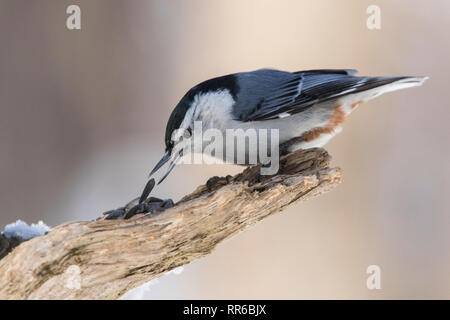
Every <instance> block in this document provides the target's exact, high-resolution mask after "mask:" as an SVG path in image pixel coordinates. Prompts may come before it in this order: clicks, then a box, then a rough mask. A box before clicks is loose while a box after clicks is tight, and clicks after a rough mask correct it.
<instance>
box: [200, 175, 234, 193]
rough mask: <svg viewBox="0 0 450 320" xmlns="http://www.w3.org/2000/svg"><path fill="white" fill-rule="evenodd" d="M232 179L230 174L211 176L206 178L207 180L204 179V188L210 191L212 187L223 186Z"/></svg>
mask: <svg viewBox="0 0 450 320" xmlns="http://www.w3.org/2000/svg"><path fill="white" fill-rule="evenodd" d="M232 179H233V177H232V176H230V175H227V176H226V177H218V176H214V177H211V178H209V179H208V181H206V188H208V190H209V191H212V190H214V189H217V187H220V186H224V185H226V184H228V183H230V182H231V180H232Z"/></svg>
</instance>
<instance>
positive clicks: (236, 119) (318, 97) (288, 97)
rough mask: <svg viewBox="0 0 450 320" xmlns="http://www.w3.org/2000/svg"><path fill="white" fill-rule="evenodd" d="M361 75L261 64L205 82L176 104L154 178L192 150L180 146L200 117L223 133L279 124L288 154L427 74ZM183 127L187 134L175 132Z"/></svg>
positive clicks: (322, 139)
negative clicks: (290, 69)
mask: <svg viewBox="0 0 450 320" xmlns="http://www.w3.org/2000/svg"><path fill="white" fill-rule="evenodd" d="M356 74H357V71H356V70H354V69H317V70H305V71H296V72H288V71H282V70H276V69H259V70H255V71H249V72H239V73H234V74H229V75H225V76H219V77H216V78H212V79H209V80H206V81H204V82H201V83H200V84H198V85H196V86H194V87H193V88H191V89H190V90H189V91H188V92H187V93H186V94H185V95H184V96H183V97H182V98H181V100H180V101H179V103H178V104H177V105H176V107H175V108H174V109H173V111H172V113H171V115H170V117H169V120H168V122H167V126H166V132H165V141H164V142H165V152H164V155H163V157H162V158H161V160H160V161H159V162H158V163H157V164H156V166H155V167H154V168H153V170H152V171H151V173H150V175H149V177H151V176H152V175H153V174H155V172H157V171H158V170H159V169H160V168H161V167H162V166H164V165H165V164H166V163H167V162H169V165H168V168H167V170H166V172H165V173H164V175H163V176H162V178H161V179H160V180H159V182H158V184H159V183H161V182H162V181H163V180H164V179H165V178H166V177H167V176H168V175H169V173H170V172H171V171H172V169H173V168H174V167H175V166H176V165H177V163H178V162H179V161H180V159H181V158H182V157H184V156H186V154H183V150H187V149H186V148H180V147H179V146H180V145H182V144H183V143H184V144H186V141H188V142H189V141H190V143H192V140H193V139H192V133H193V127H194V124H195V123H196V122H197V123H201V127H202V129H203V130H206V129H215V130H218V131H219V132H221V133H223V134H225V131H226V130H228V129H235V130H237V129H242V130H248V129H255V130H256V131H257V132H259V131H258V130H260V129H276V130H278V139H279V141H278V142H279V153H280V154H281V155H283V154H286V153H290V152H294V151H296V150H299V149H309V148H317V147H323V146H324V145H325V144H326V143H327V142H328V141H329V140H330V139H331V138H332V137H334V136H335V135H336V134H338V133H339V132H340V131H341V130H342V123H343V122H344V120H345V119H346V118H347V116H348V115H349V114H350V113H352V112H353V111H354V110H355V109H356V108H357V107H358V106H359V105H361V104H362V103H364V102H367V101H368V100H371V99H373V98H376V97H378V96H380V95H381V94H383V93H387V92H391V91H395V90H399V89H404V88H409V87H414V86H420V85H422V84H423V83H424V81H425V80H426V79H428V77H417V76H383V77H381V76H357V75H356ZM178 131H181V132H183V134H182V135H179V134H178V135H176V134H175V132H178ZM258 138H259V137H258ZM190 150H192V149H190ZM200 152H202V149H200ZM244 152H245V153H246V157H251V156H255V155H252V152H253V153H255V152H258V150H253V151H252V150H249V148H248V147H247V146H246V149H245V151H244ZM256 158H258V157H257V156H256ZM246 159H247V158H246ZM258 159H259V158H258ZM233 160H234V161H235V160H236V159H235V158H233V159H232V162H233ZM257 161H259V160H257ZM245 164H247V163H244V165H245Z"/></svg>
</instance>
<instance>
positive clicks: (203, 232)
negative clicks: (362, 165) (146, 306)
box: [0, 149, 341, 299]
mask: <svg viewBox="0 0 450 320" xmlns="http://www.w3.org/2000/svg"><path fill="white" fill-rule="evenodd" d="M329 163H330V156H329V155H328V153H327V152H326V151H325V150H323V149H309V150H303V151H297V152H295V153H292V154H289V155H287V156H284V157H282V158H281V159H280V171H279V172H278V174H277V175H274V176H261V175H260V174H259V166H255V167H250V168H247V169H245V170H244V171H243V172H242V173H240V174H238V175H236V176H234V177H231V178H230V179H228V180H219V181H217V182H216V183H214V184H213V185H209V186H208V187H207V186H205V185H203V186H200V187H198V188H197V189H196V190H195V191H194V192H193V193H191V194H190V195H188V196H186V197H184V198H183V199H182V200H181V201H179V202H178V203H177V204H176V205H175V206H174V207H173V208H170V209H168V210H166V211H163V212H161V213H158V214H155V215H152V216H142V215H140V216H136V217H133V218H132V219H130V220H118V221H115V220H103V219H100V220H96V221H90V222H71V223H66V224H63V225H60V226H58V227H56V228H54V229H53V230H52V231H51V232H49V233H48V234H47V235H44V236H40V237H37V238H34V239H31V240H29V241H26V242H24V243H22V244H20V245H19V246H17V247H16V248H15V249H14V250H13V251H12V252H10V253H9V254H8V255H7V256H6V257H4V258H3V259H1V260H0V299H116V298H118V297H120V296H121V295H122V294H124V293H125V292H126V291H128V290H130V289H132V288H135V287H137V286H139V285H141V284H143V283H145V282H147V281H150V280H152V279H154V278H157V277H159V276H161V275H162V274H164V273H165V272H167V271H169V270H172V269H174V268H176V267H179V266H182V265H184V264H187V263H189V262H191V261H193V260H195V259H198V258H201V257H203V256H205V255H207V254H209V253H210V252H211V251H212V250H213V249H214V247H215V246H216V245H217V244H218V243H220V242H221V241H222V240H224V239H226V238H228V237H230V236H232V235H234V234H236V233H237V232H239V231H242V230H244V229H245V228H246V227H248V226H250V225H252V224H254V223H256V222H257V221H259V220H262V219H264V218H265V217H267V216H269V215H271V214H273V213H276V212H279V211H281V210H283V209H284V208H285V207H287V206H288V205H290V204H292V203H295V202H298V201H303V200H306V199H308V198H310V197H312V196H315V195H318V194H321V193H324V192H326V191H328V190H330V189H331V188H332V187H334V186H335V185H337V184H338V183H339V182H340V181H341V171H340V169H338V168H330V167H329Z"/></svg>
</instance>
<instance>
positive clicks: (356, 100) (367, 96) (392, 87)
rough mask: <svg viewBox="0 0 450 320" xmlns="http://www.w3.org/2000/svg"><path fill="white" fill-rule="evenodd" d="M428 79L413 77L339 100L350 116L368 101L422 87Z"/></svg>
mask: <svg viewBox="0 0 450 320" xmlns="http://www.w3.org/2000/svg"><path fill="white" fill-rule="evenodd" d="M427 79H428V77H411V78H405V79H401V80H398V81H395V82H392V83H389V84H386V85H384V86H380V87H377V88H373V89H370V90H366V91H362V92H358V93H355V94H349V95H347V96H344V97H342V98H341V99H339V102H340V103H342V106H343V107H342V108H343V110H344V111H345V113H346V114H347V115H348V114H350V113H351V112H352V111H353V110H354V109H355V108H356V107H357V106H359V105H360V104H362V103H364V102H366V101H369V100H371V99H373V98H376V97H378V96H380V95H382V94H384V93H387V92H392V91H397V90H401V89H406V88H411V87H418V86H421V85H422V84H423V83H424V82H425V80H427Z"/></svg>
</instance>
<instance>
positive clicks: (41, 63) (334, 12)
mask: <svg viewBox="0 0 450 320" xmlns="http://www.w3.org/2000/svg"><path fill="white" fill-rule="evenodd" d="M69 4H78V5H80V7H81V10H82V25H81V27H82V29H81V30H80V31H69V30H67V28H66V26H65V22H66V17H67V14H66V8H67V6H68V5H69ZM370 4H377V5H379V6H380V8H381V19H382V25H381V30H372V31H371V30H368V29H367V27H366V19H367V17H368V15H367V14H366V8H367V7H368V5H370ZM449 12H450V2H449V1H446V0H441V1H438V0H436V1H431V2H425V1H419V0H416V1H410V0H408V1H406V0H403V1H400V0H398V1H387V0H376V1H375V0H374V1H359V0H354V1H349V0H346V1H333V0H327V1H325V0H316V1H261V0H254V1H247V0H244V1H242V0H233V1H228V0H227V1H207V0H198V1H197V0H195V1H193V0H190V1H181V0H180V1H143V0H133V1H116V0H97V1H75V0H73V1H66V0H64V1H62V0H54V1H47V0H36V1H27V0H1V1H0V46H1V47H0V147H1V151H0V204H1V215H0V229H2V228H3V226H4V225H5V224H7V223H10V222H13V221H15V220H16V219H18V218H20V219H23V220H25V221H27V222H29V223H31V222H36V221H38V220H44V221H45V222H46V223H47V224H49V225H51V226H56V225H58V224H60V223H63V222H66V221H69V220H89V219H94V218H96V217H97V216H99V214H100V213H101V212H103V211H105V210H107V209H111V208H115V207H118V206H121V205H123V204H124V203H126V202H127V201H128V200H130V199H131V198H133V197H136V196H137V195H138V194H139V193H140V191H141V188H142V187H143V185H144V184H145V182H146V176H147V174H148V172H149V170H150V169H151V168H152V167H153V166H154V164H155V163H156V161H157V160H159V158H160V156H161V155H162V152H163V148H164V147H163V135H164V130H165V125H166V121H167V119H168V116H169V114H170V112H171V111H172V108H173V107H174V106H175V105H176V103H177V102H178V100H179V99H180V98H181V97H182V96H183V94H184V93H185V92H186V91H187V90H188V89H189V88H190V87H192V86H193V85H195V84H197V83H198V82H201V81H203V80H205V79H208V78H211V77H214V76H218V75H223V74H228V73H232V72H238V71H247V70H253V69H257V68H261V67H273V68H279V69H284V70H290V71H296V70H301V69H312V68H356V69H358V70H359V71H360V73H361V74H363V75H428V76H430V80H428V81H427V82H426V83H425V85H424V86H423V87H420V88H414V89H408V90H403V91H399V92H395V93H390V94H387V95H384V96H382V97H380V98H378V99H376V100H373V101H371V102H369V103H367V104H365V105H363V106H361V107H360V108H359V109H358V111H357V112H355V113H354V114H352V116H351V117H350V119H349V120H348V121H347V123H346V125H345V126H344V131H343V132H342V133H341V134H340V135H338V136H337V137H336V138H334V139H333V140H332V141H331V142H330V143H329V145H328V146H327V149H328V150H329V151H330V153H331V154H332V155H333V164H334V165H336V166H340V167H342V168H343V169H344V174H345V175H344V183H343V184H342V185H340V186H339V187H338V188H337V189H335V190H334V191H332V192H331V193H329V194H326V195H323V196H321V197H319V198H316V199H314V200H311V201H309V202H306V203H302V204H300V205H298V206H295V207H291V208H290V209H289V210H287V211H285V212H283V213H282V214H279V215H276V216H273V217H271V218H269V219H267V220H265V221H263V222H261V223H259V224H258V225H256V226H255V227H254V228H252V229H250V230H247V231H246V232H244V233H242V234H240V235H238V236H236V237H234V238H232V239H231V240H229V241H226V242H225V243H223V244H221V245H219V246H218V248H217V249H216V250H215V251H214V252H213V254H211V255H209V256H208V257H206V258H204V259H201V260H198V261H195V262H194V263H192V264H190V265H187V266H185V268H184V271H183V272H182V273H181V275H170V276H167V277H164V278H162V279H161V280H160V281H159V283H157V284H155V285H153V286H151V287H150V289H145V290H141V291H140V295H137V296H140V297H144V298H148V299H156V298H194V299H195V298H206V299H207V298H210V299H216V298H236V299H241V298H267V299H282V298H286V299H303V298H311V299H317V298H332V299H334V298H343V299H347V298H357V299H360V298H369V299H380V298H405V299H408V298H450V274H449V269H450V236H449V233H450V232H449V231H450V217H449V214H450V212H449V211H450V210H449V207H450V197H449V193H450V167H449V163H450V144H449V138H450V129H449V127H448V126H449V117H450V106H449V101H450V93H449V89H448V82H449V80H448V79H449V78H448V77H449V72H450V68H449V56H450V37H449V35H448V30H450V19H449ZM240 170H241V169H240V168H235V167H231V166H206V165H204V166H199V165H192V166H180V167H177V168H176V169H175V170H174V172H173V173H172V174H171V175H170V176H169V177H168V178H167V180H166V181H165V183H164V184H162V185H161V187H160V188H159V189H158V190H156V192H155V193H156V195H157V196H161V197H172V198H173V199H174V200H177V199H179V198H180V197H181V196H182V195H184V194H186V193H187V192H190V191H192V190H193V189H194V188H195V187H196V186H197V185H198V184H201V183H204V182H205V181H206V180H207V178H208V177H210V176H212V175H224V174H227V173H230V174H233V173H236V172H238V171H240ZM372 264H376V265H379V266H380V267H381V270H382V274H381V286H382V288H381V290H372V291H370V290H368V289H367V288H366V278H367V276H368V275H367V274H366V268H367V266H369V265H372ZM135 297H136V296H135Z"/></svg>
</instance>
